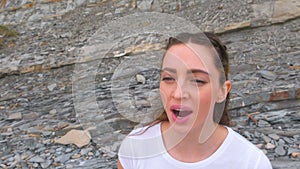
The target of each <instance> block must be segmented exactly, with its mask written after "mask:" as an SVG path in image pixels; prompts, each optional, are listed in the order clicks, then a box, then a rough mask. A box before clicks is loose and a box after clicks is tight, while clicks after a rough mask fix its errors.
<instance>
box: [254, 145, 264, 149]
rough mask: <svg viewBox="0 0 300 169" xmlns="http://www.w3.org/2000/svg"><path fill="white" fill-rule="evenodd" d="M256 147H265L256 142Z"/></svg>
mask: <svg viewBox="0 0 300 169" xmlns="http://www.w3.org/2000/svg"><path fill="white" fill-rule="evenodd" d="M256 147H257V148H259V149H262V148H263V147H264V145H263V144H256Z"/></svg>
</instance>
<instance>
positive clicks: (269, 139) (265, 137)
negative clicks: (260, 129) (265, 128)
mask: <svg viewBox="0 0 300 169" xmlns="http://www.w3.org/2000/svg"><path fill="white" fill-rule="evenodd" d="M263 139H264V141H265V142H266V143H270V142H271V141H272V140H271V138H270V137H268V136H265V135H264V136H263Z"/></svg>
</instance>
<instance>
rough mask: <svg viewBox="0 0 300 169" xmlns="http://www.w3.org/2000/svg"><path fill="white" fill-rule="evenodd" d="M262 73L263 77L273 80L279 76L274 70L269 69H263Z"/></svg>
mask: <svg viewBox="0 0 300 169" xmlns="http://www.w3.org/2000/svg"><path fill="white" fill-rule="evenodd" d="M260 74H261V76H262V77H263V78H265V79H268V80H271V81H273V80H275V79H276V78H277V75H276V74H275V73H274V72H271V71H267V70H261V71H260Z"/></svg>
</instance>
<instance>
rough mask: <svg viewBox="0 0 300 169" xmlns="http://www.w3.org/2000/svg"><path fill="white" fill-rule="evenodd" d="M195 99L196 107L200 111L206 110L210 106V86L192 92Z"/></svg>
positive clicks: (211, 96) (211, 95)
mask: <svg viewBox="0 0 300 169" xmlns="http://www.w3.org/2000/svg"><path fill="white" fill-rule="evenodd" d="M194 98H195V101H196V102H197V103H198V107H199V110H200V111H207V110H208V109H209V107H210V106H211V104H212V103H211V102H212V98H213V94H212V89H211V87H210V86H208V87H206V88H204V89H201V90H198V92H195V93H194Z"/></svg>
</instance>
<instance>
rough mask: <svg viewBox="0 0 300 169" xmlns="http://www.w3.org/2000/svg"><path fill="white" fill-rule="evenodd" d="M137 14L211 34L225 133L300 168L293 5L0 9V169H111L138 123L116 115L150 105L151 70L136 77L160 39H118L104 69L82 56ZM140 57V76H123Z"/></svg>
mask: <svg viewBox="0 0 300 169" xmlns="http://www.w3.org/2000/svg"><path fill="white" fill-rule="evenodd" d="M139 12H159V13H167V14H172V15H174V16H178V17H181V18H184V19H185V20H187V21H190V22H192V23H193V24H194V25H196V26H198V27H199V28H200V29H201V30H202V31H215V32H216V33H218V34H219V35H220V37H221V39H222V40H223V41H224V42H225V44H226V45H227V48H228V52H229V54H230V58H231V65H230V66H231V70H230V79H231V80H232V81H233V89H232V96H231V105H230V112H231V115H232V116H233V120H234V121H235V122H236V125H235V126H234V127H233V128H234V129H235V130H236V131H238V132H239V133H241V134H242V135H244V136H245V137H246V138H247V139H249V140H250V141H251V142H253V143H254V144H255V145H257V146H258V147H259V148H261V149H262V150H263V151H264V152H265V153H266V154H267V156H268V157H269V158H270V160H271V161H272V164H273V166H274V168H289V169H290V168H299V167H300V125H299V124H300V123H299V121H300V112H299V107H300V102H299V98H300V86H299V84H300V83H299V79H300V78H299V77H300V75H299V72H300V48H299V46H300V45H299V44H300V34H299V32H300V20H299V16H300V3H299V2H298V1H296V0H277V1H274V0H272V1H271V0H270V1H268V0H266V1H264V0H241V1H233V0H221V1H207V0H199V1H196V0H193V1H179V0H178V1H159V0H144V1H135V0H121V1H105V0H102V1H100V0H65V1H63V0H2V1H0V23H1V24H3V25H8V26H9V27H10V28H11V29H15V30H16V31H17V32H18V36H17V37H12V38H5V39H4V45H3V47H2V48H1V49H0V51H1V52H0V91H1V93H0V143H1V144H0V157H1V159H0V166H1V167H2V168H116V159H117V157H116V152H117V150H118V146H119V144H120V141H121V140H122V138H123V137H124V134H126V133H127V132H128V131H130V130H131V129H132V127H133V126H134V125H136V124H137V123H136V122H134V121H138V120H139V118H143V117H144V116H141V117H136V116H135V117H132V119H131V120H132V121H130V120H128V119H126V118H124V117H123V116H121V115H124V113H126V112H127V111H123V112H122V110H127V109H128V105H130V106H132V107H131V108H132V110H134V111H136V112H135V113H136V114H143V112H152V111H153V112H155V111H156V107H155V106H151V105H153V104H154V105H158V104H159V103H158V102H159V101H158V102H153V101H155V100H157V95H156V93H157V85H158V81H157V79H158V76H157V71H158V70H157V69H155V68H153V69H147V70H144V69H143V65H145V64H146V63H149V62H151V63H153V64H155V65H158V64H159V62H157V61H159V57H154V56H161V55H160V54H161V52H162V51H161V49H162V46H163V43H164V41H163V39H164V37H162V36H161V35H153V34H152V35H151V36H146V34H145V36H141V37H128V38H127V39H126V38H124V39H122V40H123V41H122V43H118V44H116V45H115V46H114V47H113V48H112V49H111V50H110V51H109V52H107V53H106V55H105V57H103V58H102V59H101V60H99V59H97V58H95V57H88V56H86V57H81V56H82V54H81V52H82V49H83V48H84V47H86V46H89V45H90V44H91V41H90V40H89V39H90V38H92V37H93V36H94V33H95V32H96V31H97V30H98V29H100V28H102V27H104V26H105V25H107V24H108V23H110V22H111V21H113V20H117V19H120V18H122V17H124V16H128V15H130V14H136V13H139ZM124 22H127V23H130V22H133V21H132V20H128V21H124ZM128 25H129V26H127V27H126V28H122V27H121V28H119V29H130V28H131V27H130V24H128ZM132 25H134V23H132ZM141 26H147V23H146V22H145V25H141ZM154 26H155V25H154ZM159 26H161V25H157V27H159ZM116 30H117V29H116ZM149 53H150V55H146V54H149ZM141 56H145V57H144V58H142V60H143V61H144V62H141V65H140V67H139V69H138V70H140V71H136V72H131V66H130V65H127V66H126V65H122V64H123V63H124V62H125V61H126V60H130V63H135V62H134V61H136V60H138V61H140V60H141ZM126 62H127V61H126ZM156 62H157V63H156ZM143 63H144V64H143ZM91 65H92V67H90V69H89V66H91ZM120 65H122V66H120ZM134 65H135V66H137V65H138V64H137V63H135V64H134ZM94 66H96V68H97V69H96V70H95V67H94ZM120 67H122V68H124V69H121V70H119V69H118V68H120ZM80 68H82V69H80ZM116 70H119V71H121V72H122V71H124V72H127V74H126V73H125V75H130V76H119V75H118V74H117V73H116ZM91 74H93V75H94V76H92V77H94V78H91ZM90 78H91V79H90ZM82 79H85V80H84V81H83V82H85V83H80V85H78V86H77V85H75V84H77V83H75V84H74V82H78V81H80V80H82ZM124 81H125V82H126V83H124V85H125V86H126V88H122V87H124V86H122V82H124ZM117 84H121V85H120V86H118V85H117ZM82 89H91V90H82ZM90 91H92V92H90ZM77 96H82V97H77ZM118 98H128V102H123V100H122V99H121V100H118ZM81 99H82V100H81ZM93 99H94V100H93ZM114 99H115V100H114ZM92 103H96V104H92ZM129 108H130V107H129ZM153 108H154V109H153ZM129 110H131V109H129ZM120 113H121V114H120ZM122 113H123V114H122ZM153 116H155V114H153ZM126 117H128V116H127V115H126ZM146 120H147V119H146ZM107 124H108V125H109V126H110V127H109V128H108V127H107ZM76 132H79V133H80V136H81V137H83V138H82V140H84V141H82V140H76V138H78V137H76V136H78V134H76ZM70 133H72V134H70ZM74 133H75V134H74ZM59 139H60V140H59ZM61 140H64V141H65V142H62V141H61ZM70 140H73V142H70ZM71 143H73V144H71ZM86 144H87V145H86ZM76 145H77V146H76ZM78 145H80V146H78Z"/></svg>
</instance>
